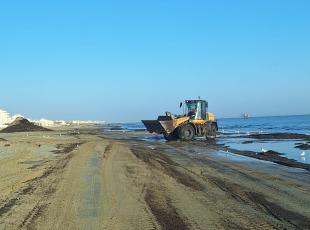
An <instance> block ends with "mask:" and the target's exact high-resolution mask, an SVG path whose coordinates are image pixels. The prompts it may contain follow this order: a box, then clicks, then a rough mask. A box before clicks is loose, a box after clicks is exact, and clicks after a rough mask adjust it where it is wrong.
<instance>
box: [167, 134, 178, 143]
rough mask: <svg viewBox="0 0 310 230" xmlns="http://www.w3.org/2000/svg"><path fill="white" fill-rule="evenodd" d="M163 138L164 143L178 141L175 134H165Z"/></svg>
mask: <svg viewBox="0 0 310 230" xmlns="http://www.w3.org/2000/svg"><path fill="white" fill-rule="evenodd" d="M164 138H165V139H166V141H176V140H178V136H177V134H176V133H175V132H173V133H169V134H167V133H165V134H164Z"/></svg>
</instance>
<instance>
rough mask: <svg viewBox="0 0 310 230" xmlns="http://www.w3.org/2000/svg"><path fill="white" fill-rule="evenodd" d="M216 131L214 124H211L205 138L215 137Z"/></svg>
mask: <svg viewBox="0 0 310 230" xmlns="http://www.w3.org/2000/svg"><path fill="white" fill-rule="evenodd" d="M216 132H217V128H216V125H214V124H212V125H211V130H210V133H209V135H208V136H207V139H215V138H216Z"/></svg>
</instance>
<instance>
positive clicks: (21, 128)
mask: <svg viewBox="0 0 310 230" xmlns="http://www.w3.org/2000/svg"><path fill="white" fill-rule="evenodd" d="M36 131H51V130H50V129H47V128H44V127H41V126H38V125H35V124H33V123H31V122H30V121H28V120H27V119H25V118H23V117H17V118H16V119H15V120H14V121H13V122H12V123H11V124H10V125H9V126H8V127H6V128H4V129H2V130H1V131H0V133H15V132H36ZM27 136H28V133H27Z"/></svg>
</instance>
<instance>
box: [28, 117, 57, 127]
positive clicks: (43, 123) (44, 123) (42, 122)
mask: <svg viewBox="0 0 310 230" xmlns="http://www.w3.org/2000/svg"><path fill="white" fill-rule="evenodd" d="M32 122H34V123H35V124H36V125H40V126H43V127H49V126H54V121H52V120H47V119H44V118H42V119H40V120H38V121H32Z"/></svg>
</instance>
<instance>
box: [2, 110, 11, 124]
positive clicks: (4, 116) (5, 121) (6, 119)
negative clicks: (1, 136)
mask: <svg viewBox="0 0 310 230" xmlns="http://www.w3.org/2000/svg"><path fill="white" fill-rule="evenodd" d="M9 123H11V117H10V114H9V113H8V112H6V111H4V110H0V125H7V124H9Z"/></svg>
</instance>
